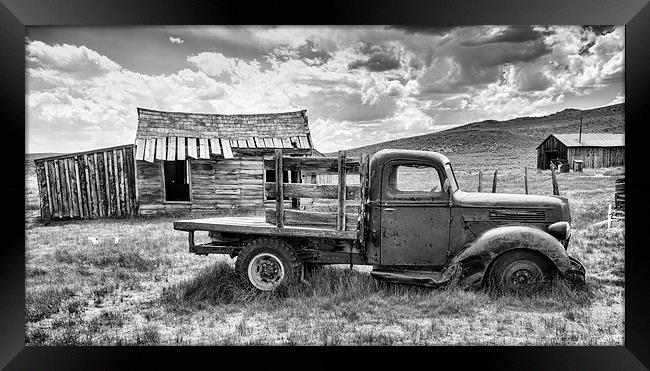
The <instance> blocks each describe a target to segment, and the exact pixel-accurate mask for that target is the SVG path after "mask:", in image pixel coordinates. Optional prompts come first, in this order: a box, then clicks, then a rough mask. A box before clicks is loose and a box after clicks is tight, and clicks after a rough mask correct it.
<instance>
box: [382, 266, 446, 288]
mask: <svg viewBox="0 0 650 371" xmlns="http://www.w3.org/2000/svg"><path fill="white" fill-rule="evenodd" d="M370 275H371V276H372V277H374V278H376V279H378V280H381V281H387V282H393V283H402V284H406V285H420V286H427V287H441V286H444V285H445V284H447V283H448V282H449V277H445V276H443V274H442V273H439V272H430V271H429V272H418V271H382V270H372V271H371V272H370Z"/></svg>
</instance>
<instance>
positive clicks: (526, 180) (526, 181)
mask: <svg viewBox="0 0 650 371" xmlns="http://www.w3.org/2000/svg"><path fill="white" fill-rule="evenodd" d="M524 191H525V192H526V194H528V167H526V166H524Z"/></svg>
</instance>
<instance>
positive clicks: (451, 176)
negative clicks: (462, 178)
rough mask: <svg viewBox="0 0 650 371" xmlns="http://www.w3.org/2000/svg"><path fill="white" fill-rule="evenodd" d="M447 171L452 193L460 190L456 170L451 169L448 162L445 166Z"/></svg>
mask: <svg viewBox="0 0 650 371" xmlns="http://www.w3.org/2000/svg"><path fill="white" fill-rule="evenodd" d="M445 171H446V172H447V178H448V179H449V185H450V186H451V190H452V192H455V191H456V190H458V189H459V188H458V183H457V182H456V175H454V170H453V169H452V168H451V164H450V163H449V162H447V163H446V164H445Z"/></svg>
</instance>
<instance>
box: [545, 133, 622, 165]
mask: <svg viewBox="0 0 650 371" xmlns="http://www.w3.org/2000/svg"><path fill="white" fill-rule="evenodd" d="M554 160H559V161H560V162H562V163H568V164H569V165H571V164H572V163H573V160H582V161H584V166H585V167H590V168H598V167H614V166H625V136H624V134H609V133H607V134H605V133H588V134H579V133H571V134H551V135H549V136H548V137H547V138H546V139H544V141H543V142H542V143H541V144H540V145H539V146H537V168H538V169H542V170H546V169H549V166H550V162H551V161H554Z"/></svg>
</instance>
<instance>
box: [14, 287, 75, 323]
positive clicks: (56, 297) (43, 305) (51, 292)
mask: <svg viewBox="0 0 650 371" xmlns="http://www.w3.org/2000/svg"><path fill="white" fill-rule="evenodd" d="M73 295H74V292H72V290H70V289H69V288H67V287H63V288H59V287H48V288H46V289H44V290H40V291H31V292H30V291H28V292H27V294H26V295H25V321H26V322H36V321H40V320H42V319H44V318H48V317H50V316H51V315H53V314H54V313H57V312H58V311H59V309H60V306H61V303H62V302H63V301H64V300H66V299H68V298H70V297H72V296H73Z"/></svg>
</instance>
